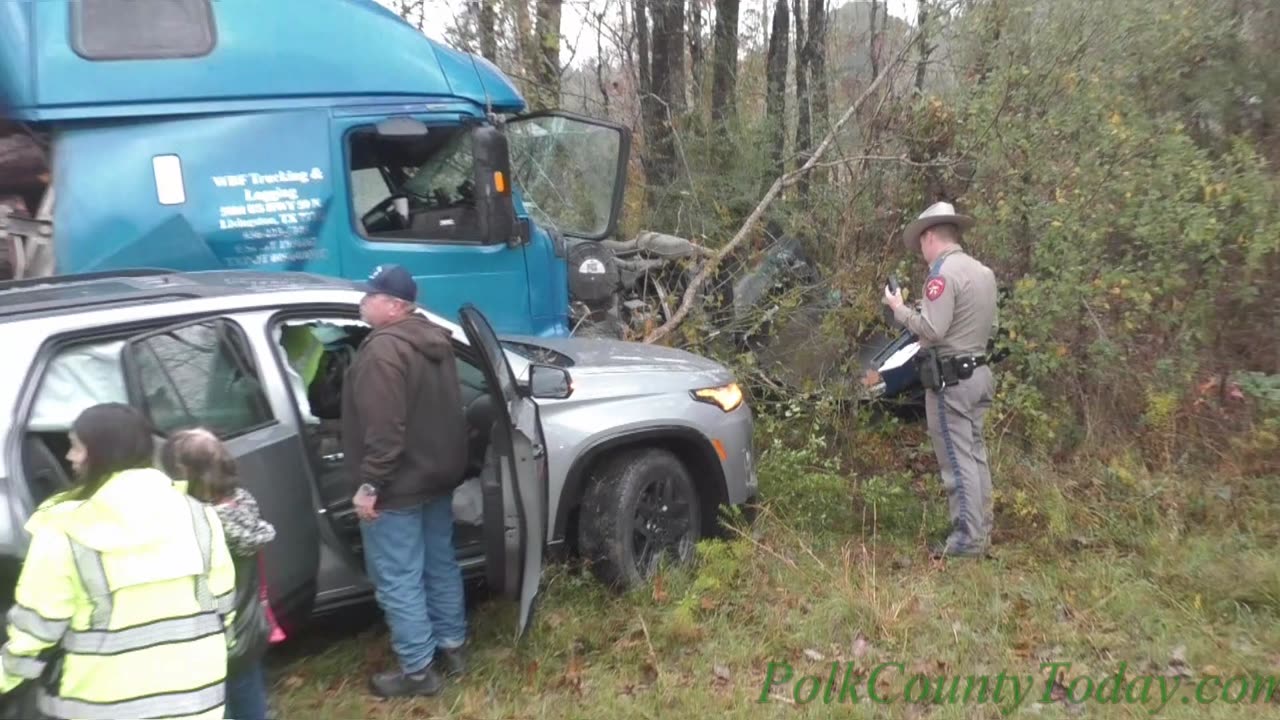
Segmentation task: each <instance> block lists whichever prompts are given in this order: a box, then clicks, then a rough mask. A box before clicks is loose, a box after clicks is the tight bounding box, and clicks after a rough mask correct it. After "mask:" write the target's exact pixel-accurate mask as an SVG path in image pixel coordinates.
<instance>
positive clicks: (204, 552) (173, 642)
mask: <svg viewBox="0 0 1280 720" xmlns="http://www.w3.org/2000/svg"><path fill="white" fill-rule="evenodd" d="M26 529H27V531H28V532H30V533H31V544H30V547H29V548H28V550H27V555H26V558H25V559H24V562H23V568H22V574H21V576H20V577H19V578H18V583H17V586H16V588H15V590H14V605H13V607H12V609H11V610H10V611H9V615H8V633H9V640H8V642H7V643H5V645H4V648H3V650H2V651H0V658H2V659H3V673H2V674H0V692H7V691H9V690H11V689H13V688H14V687H15V686H17V685H18V684H20V683H21V682H23V681H26V680H37V679H38V678H40V677H41V676H42V674H43V673H44V672H45V670H46V669H49V668H47V664H48V663H50V662H51V657H52V653H54V652H55V651H56V650H58V649H61V650H62V652H63V653H64V654H63V656H62V665H61V678H60V681H59V682H58V683H57V685H56V686H54V687H52V688H47V689H46V690H45V692H43V693H42V694H41V697H40V700H39V705H40V709H41V710H42V711H43V712H44V713H45V714H46V715H50V716H52V717H57V718H125V717H160V716H169V717H173V716H192V717H210V718H216V717H221V716H222V707H223V702H224V694H223V693H224V689H223V687H224V686H223V681H224V678H225V676H226V664H227V645H228V642H230V641H231V638H230V637H229V634H228V630H229V628H230V626H231V624H232V622H233V621H234V610H233V603H234V596H235V570H234V567H233V565H232V560H231V555H230V553H229V552H228V551H227V545H226V542H225V540H224V539H223V533H222V526H221V523H220V521H219V520H218V516H217V514H216V513H214V511H213V509H212V508H209V507H206V506H205V505H203V504H202V503H200V502H198V501H196V500H194V499H192V498H190V497H188V496H187V495H186V492H185V488H184V484H176V483H173V482H172V481H171V480H170V479H169V477H168V476H167V475H165V474H164V473H162V472H160V471H158V470H153V469H136V470H126V471H124V472H121V473H117V474H116V475H114V476H112V477H111V478H110V479H109V480H107V482H106V483H105V484H103V486H102V487H101V488H99V489H98V491H97V492H96V493H94V495H93V496H92V497H90V498H89V499H87V500H75V499H66V495H65V494H64V495H60V496H55V497H53V498H50V499H49V500H48V501H46V502H45V503H44V504H43V505H41V507H40V508H39V509H38V510H37V511H36V512H35V513H34V514H32V516H31V519H30V520H29V521H28V522H27V525H26Z"/></svg>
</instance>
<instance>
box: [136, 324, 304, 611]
mask: <svg viewBox="0 0 1280 720" xmlns="http://www.w3.org/2000/svg"><path fill="white" fill-rule="evenodd" d="M122 358H123V361H124V372H125V385H126V387H127V389H128V396H129V403H130V404H131V405H133V406H134V407H135V408H137V409H138V410H139V411H141V412H142V413H143V414H144V415H145V416H146V417H147V419H148V421H149V422H150V423H151V426H152V429H153V430H154V431H155V432H158V433H159V434H161V435H162V436H165V437H168V436H170V435H172V434H173V433H174V432H176V431H178V430H182V429H185V428H190V427H196V426H200V427H205V428H207V429H209V430H211V431H213V432H214V433H215V434H216V435H217V436H218V437H219V438H220V439H221V440H222V441H223V442H224V443H225V444H226V446H227V448H228V449H229V450H230V451H231V453H232V455H233V456H234V457H235V459H236V465H237V470H238V473H237V474H238V476H239V481H240V482H241V483H242V484H243V485H244V487H245V488H246V489H247V490H248V491H249V492H250V493H252V494H253V496H254V498H255V499H256V500H257V501H258V505H259V507H260V508H261V511H262V517H263V519H265V520H266V521H267V522H270V523H271V524H272V525H274V526H275V529H276V539H275V540H274V541H272V542H270V543H268V544H267V546H266V548H265V550H264V551H263V555H264V557H263V561H264V564H265V566H266V576H267V581H268V582H267V584H268V588H269V592H270V595H271V597H270V599H271V606H272V609H273V610H274V611H275V612H276V613H277V615H278V616H279V617H280V619H281V621H282V622H283V623H285V625H286V629H287V628H288V626H289V625H295V626H296V623H299V622H302V621H304V620H306V619H307V617H308V616H309V615H310V614H311V609H312V607H313V605H314V603H315V595H316V573H317V570H318V568H319V564H320V537H319V530H318V528H317V525H316V517H315V507H314V505H313V502H312V497H311V485H310V482H311V481H310V478H309V477H307V476H306V475H305V473H306V470H305V467H306V463H305V462H304V459H305V457H306V455H305V452H304V447H303V442H302V438H301V437H300V436H299V435H298V433H297V431H296V430H294V429H293V428H291V427H290V426H289V425H288V424H286V423H281V422H279V420H278V419H277V418H276V416H275V414H274V412H273V411H272V409H271V405H270V403H269V401H268V400H267V396H266V394H265V393H264V391H263V386H264V384H265V383H266V382H267V380H266V378H264V377H263V374H262V373H271V372H274V369H273V368H270V367H269V368H263V367H261V366H260V365H259V364H258V363H256V362H254V359H253V351H252V349H251V346H250V344H249V339H248V338H247V337H246V336H245V334H244V331H243V330H242V329H241V327H240V326H239V325H237V324H236V323H235V322H233V321H232V320H230V319H228V318H206V319H202V320H195V321H191V322H187V323H182V324H178V325H171V326H169V327H166V328H162V329H160V330H155V331H152V332H147V333H143V334H139V335H135V336H133V337H131V338H129V339H128V341H127V342H126V343H125V346H124V350H123V352H122Z"/></svg>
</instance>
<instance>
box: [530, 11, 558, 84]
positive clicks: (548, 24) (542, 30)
mask: <svg viewBox="0 0 1280 720" xmlns="http://www.w3.org/2000/svg"><path fill="white" fill-rule="evenodd" d="M563 1H564V0H537V2H538V5H537V13H538V29H537V37H538V52H537V53H535V55H534V62H536V63H537V70H536V72H534V73H533V77H534V78H535V80H536V82H537V83H538V93H537V97H538V103H539V105H540V106H541V107H542V108H554V107H556V106H558V105H559V104H560V9H561V4H562V3H563Z"/></svg>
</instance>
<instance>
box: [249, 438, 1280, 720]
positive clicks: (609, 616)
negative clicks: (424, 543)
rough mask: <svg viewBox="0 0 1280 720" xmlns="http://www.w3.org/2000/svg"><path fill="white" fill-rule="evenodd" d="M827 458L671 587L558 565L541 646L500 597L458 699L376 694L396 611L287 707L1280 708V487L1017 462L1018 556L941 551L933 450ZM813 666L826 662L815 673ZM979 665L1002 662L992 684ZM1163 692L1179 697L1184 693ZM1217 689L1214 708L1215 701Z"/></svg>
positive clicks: (635, 713)
mask: <svg viewBox="0 0 1280 720" xmlns="http://www.w3.org/2000/svg"><path fill="white" fill-rule="evenodd" d="M807 453H808V454H806V451H788V452H775V453H773V454H772V455H771V456H766V459H765V462H764V463H763V471H764V476H763V478H762V483H763V484H764V488H763V489H764V491H765V493H766V498H767V500H766V502H767V507H766V511H765V513H764V515H763V516H762V517H761V518H759V519H758V520H757V521H756V523H755V524H754V525H753V526H750V527H747V526H742V527H743V529H742V530H738V531H733V532H731V533H730V535H729V537H728V538H726V539H724V540H720V541H710V542H706V543H704V545H703V546H702V547H701V548H700V555H699V562H698V564H697V566H696V567H695V568H692V569H689V570H685V571H680V572H669V573H665V574H663V575H662V576H661V577H660V578H659V579H658V580H657V581H656V582H655V585H654V587H653V588H650V589H647V590H645V591H643V592H640V591H637V592H636V593H633V594H631V595H628V596H615V595H612V594H610V593H608V592H606V591H605V590H604V589H602V588H601V587H600V586H598V585H597V584H596V583H595V582H594V580H592V579H591V576H590V574H589V573H588V572H585V571H583V570H582V569H581V568H577V567H574V566H571V565H557V566H553V567H551V568H550V569H549V570H548V572H547V576H546V579H545V584H544V591H543V592H544V596H543V600H542V605H541V608H540V610H539V613H538V616H537V624H536V626H535V627H534V628H533V630H532V631H531V632H530V633H529V634H528V635H527V636H526V637H525V638H524V640H523V641H522V643H521V644H520V645H519V646H516V645H515V644H514V643H513V642H512V640H511V632H510V630H511V629H513V628H514V625H515V623H514V615H513V612H512V609H511V608H510V607H508V606H506V605H505V604H504V603H501V602H496V601H491V602H481V603H480V604H479V605H478V606H477V607H476V608H475V609H474V610H473V613H472V616H471V622H472V625H473V628H474V631H475V636H474V646H475V649H474V651H473V657H472V664H473V670H472V672H471V673H470V674H469V675H468V676H467V677H465V678H464V679H463V680H462V681H460V682H457V683H451V684H450V685H449V687H448V689H447V690H446V691H445V692H444V694H443V695H442V696H441V697H438V698H432V699H422V700H402V701H379V700H377V699H375V698H372V697H371V696H370V695H369V694H368V692H367V690H366V678H367V676H368V674H369V673H371V672H373V671H375V670H380V669H383V668H384V667H387V666H388V665H389V664H390V663H391V661H392V658H391V655H390V652H389V649H388V647H387V640H386V636H385V632H384V630H383V628H382V626H381V624H380V623H378V622H377V620H376V617H373V618H370V617H368V616H365V617H357V618H343V619H339V620H338V621H336V622H329V623H327V624H325V625H323V626H321V627H319V628H317V630H316V632H315V635H314V636H313V637H309V638H304V639H303V640H302V641H301V642H300V643H299V644H298V645H297V646H295V647H292V648H288V649H285V650H284V651H283V652H281V653H278V654H277V657H275V658H274V659H273V665H274V668H273V684H274V688H273V700H274V702H275V704H276V706H277V708H278V711H279V713H280V716H281V717H285V718H354V717H362V718H411V717H412V718H419V717H441V718H593V719H594V718H658V717H682V718H697V717H705V716H710V715H725V716H728V717H744V718H745V717H752V718H755V717H760V718H772V717H785V718H792V717H798V718H804V717H828V716H830V715H831V714H832V713H833V712H834V713H839V714H840V715H841V716H845V717H849V716H852V717H895V718H897V717H901V718H920V717H929V718H984V717H991V718H995V717H1003V716H1005V713H1011V716H1014V717H1027V716H1037V717H1047V718H1051V717H1079V716H1084V717H1135V718H1136V717H1150V716H1152V714H1153V713H1154V714H1155V716H1157V717H1167V718H1193V717H1194V718H1225V717H1253V716H1276V715H1277V714H1280V713H1278V712H1277V711H1280V707H1277V706H1276V705H1274V704H1268V703H1267V702H1266V701H1265V700H1259V701H1258V702H1256V703H1255V702H1253V700H1252V698H1253V695H1254V693H1255V691H1256V692H1257V693H1258V694H1259V695H1261V696H1263V697H1265V696H1266V694H1267V688H1266V687H1262V688H1261V689H1260V690H1256V689H1255V685H1254V683H1253V681H1254V676H1260V677H1262V678H1267V677H1270V678H1280V649H1278V648H1280V625H1278V624H1277V623H1276V618H1277V615H1278V614H1280V560H1278V559H1277V558H1276V555H1275V552H1274V548H1275V547H1276V539H1277V530H1276V529H1277V528H1280V522H1277V518H1278V515H1277V511H1280V503H1277V502H1276V501H1275V500H1274V498H1273V496H1274V491H1273V490H1272V489H1271V486H1270V485H1269V484H1268V483H1267V482H1264V481H1261V480H1258V481H1244V480H1238V479H1236V480H1232V481H1231V482H1230V483H1219V482H1218V481H1216V480H1214V479H1211V478H1201V477H1193V476H1179V477H1162V476H1159V475H1153V474H1150V473H1146V472H1143V471H1140V470H1135V469H1134V467H1133V466H1132V465H1131V464H1126V463H1125V462H1124V461H1123V459H1122V460H1116V461H1112V462H1111V463H1109V464H1099V465H1098V466H1097V467H1094V468H1073V469H1071V470H1070V472H1066V471H1055V472H1049V471H1045V470H1043V469H1039V468H1037V467H1036V466H1034V465H1031V464H1028V463H1025V462H1023V461H1020V460H1016V459H1012V458H1008V457H1007V456H1006V455H1001V458H1002V461H1001V462H1000V464H999V465H998V466H997V468H996V470H997V480H996V483H997V486H998V498H997V500H998V503H999V514H998V517H997V524H998V525H1000V526H1001V529H1002V533H1001V535H1000V537H999V538H998V544H997V546H996V548H995V553H996V557H995V558H994V559H991V560H987V561H983V562H974V561H950V562H947V563H939V562H934V561H932V560H930V559H929V558H928V557H927V556H926V555H925V554H924V552H923V547H924V542H923V541H924V538H926V537H928V536H930V535H931V534H932V533H934V532H936V531H937V530H938V529H939V528H940V527H941V526H942V524H943V522H944V517H943V515H942V513H943V498H942V497H941V495H940V494H939V492H938V491H937V488H936V481H935V480H933V477H932V476H931V475H930V474H929V472H928V470H929V468H928V466H927V465H925V466H924V467H923V470H922V471H919V472H918V471H916V470H913V469H912V467H913V466H912V462H913V461H910V460H909V461H907V462H905V463H904V464H903V469H900V470H899V471H897V472H896V473H895V474H891V475H875V476H868V475H865V474H859V473H855V477H854V479H853V480H852V481H851V480H850V479H849V474H850V473H849V471H847V470H841V471H835V470H833V469H832V466H831V465H830V464H826V466H825V467H823V463H822V462H821V461H820V460H819V459H818V458H819V457H820V456H821V455H822V454H823V453H822V449H821V448H810V449H809V450H808V451H807ZM1273 481H1274V479H1272V482H1273ZM1051 662H1061V663H1070V666H1069V667H1063V668H1061V670H1062V671H1063V677H1062V678H1061V681H1062V682H1061V684H1058V685H1052V684H1050V683H1048V682H1047V679H1048V677H1049V672H1048V669H1047V668H1046V667H1045V665H1044V663H1051ZM771 663H772V664H773V665H772V666H771ZM833 663H836V666H835V669H834V670H833ZM1122 664H1123V665H1124V667H1125V671H1124V672H1125V675H1124V684H1123V686H1121V690H1120V695H1119V697H1120V699H1121V700H1122V701H1121V702H1119V703H1103V702H1101V701H1099V699H1098V697H1097V696H1098V694H1099V682H1100V681H1101V680H1103V679H1106V678H1109V677H1113V676H1115V674H1116V673H1117V671H1118V670H1119V669H1120V668H1121V666H1122ZM771 667H772V677H773V678H774V679H775V681H776V682H774V683H773V684H772V687H771V688H770V690H769V692H767V693H766V692H765V685H766V679H767V678H768V677H770V672H771ZM878 667H883V668H884V669H882V670H881V672H880V674H879V675H878V677H877V680H878V682H877V684H876V687H877V696H878V697H879V698H880V699H881V700H885V701H888V702H889V704H888V705H880V704H877V703H876V702H875V701H874V699H873V698H871V697H869V696H868V679H869V676H870V675H871V674H872V673H873V672H875V670H876V669H877V668H878ZM787 668H789V669H790V671H791V676H790V678H789V679H788V670H787ZM833 673H834V678H835V679H834V683H832V682H831V680H830V678H831V677H832V675H833ZM1001 673H1004V675H1005V680H1004V681H1003V684H1002V685H1001V691H1000V697H999V702H997V701H996V700H995V699H994V698H992V697H991V693H992V692H994V691H995V690H996V686H995V684H996V681H997V679H998V676H999V675H1000V674H1001ZM846 674H847V675H848V680H847V681H846V679H845V678H846ZM916 674H921V675H922V676H923V678H927V688H928V689H927V694H928V695H929V697H930V700H929V701H928V702H924V703H921V702H908V701H907V700H906V699H904V692H907V694H908V695H909V697H910V698H911V699H912V700H916V699H918V698H919V697H920V696H921V695H922V694H924V692H925V688H926V685H924V684H923V683H922V682H921V681H920V680H917V681H915V683H914V684H912V685H911V687H910V688H908V687H907V685H908V683H909V682H911V681H912V677H913V676H915V675H916ZM1240 674H1244V675H1247V676H1249V682H1250V684H1249V685H1248V686H1247V687H1244V691H1245V693H1244V694H1245V698H1244V701H1243V702H1241V703H1236V702H1231V701H1234V700H1235V698H1236V697H1237V695H1238V694H1239V692H1240V690H1241V688H1242V687H1243V686H1242V685H1241V682H1240V681H1236V682H1234V683H1232V682H1230V681H1231V679H1232V678H1233V677H1234V676H1237V675H1240ZM807 676H816V677H817V678H818V679H811V680H807V681H803V682H802V683H801V684H800V686H799V687H797V686H796V681H799V680H801V679H802V678H804V677H807ZM969 676H974V681H973V684H972V686H970V681H969V680H967V678H969ZM979 676H988V677H989V681H988V682H989V684H988V685H987V691H988V693H987V697H986V699H985V701H984V700H983V699H980V694H979V693H980V691H981V690H982V685H981V683H980V681H979V680H978V677H979ZM1014 676H1017V677H1018V678H1020V682H1021V685H1020V686H1019V688H1020V692H1021V693H1022V694H1023V697H1022V698H1021V701H1020V703H1019V702H1017V701H1015V699H1014V697H1013V691H1014V685H1013V683H1012V681H1011V679H1010V678H1012V677H1014ZM923 678H922V679H923ZM957 678H958V682H959V685H958V687H957V688H956V689H955V692H954V694H952V682H953V681H954V680H955V679H957ZM1214 678H1221V680H1222V683H1223V684H1225V685H1227V687H1226V693H1225V694H1226V695H1227V698H1228V699H1227V700H1223V699H1222V698H1223V695H1224V688H1223V687H1221V686H1219V685H1215V684H1214ZM940 682H945V684H944V685H943V687H942V689H941V691H940V690H939V683H940ZM1162 683H1163V685H1162ZM1175 683H1176V684H1177V688H1176V692H1175ZM828 684H832V685H833V688H832V689H831V690H826V688H827V686H828ZM1115 684H1116V681H1115V680H1108V681H1107V682H1106V683H1102V684H1101V686H1100V688H1101V694H1102V697H1103V698H1104V699H1107V700H1114V699H1115V697H1114V696H1113V694H1112V693H1113V687H1114V685H1115ZM1090 685H1092V686H1093V688H1094V690H1093V697H1092V698H1090V699H1084V694H1085V693H1086V690H1087V689H1088V687H1089V686H1090ZM842 687H848V688H852V689H853V690H855V691H856V702H855V701H854V700H853V699H851V696H850V695H849V690H846V691H845V695H844V703H843V705H844V707H843V708H840V707H837V705H839V704H840V699H841V698H840V693H841V688H842ZM1162 687H1163V688H1164V691H1165V692H1173V693H1174V694H1173V695H1172V696H1171V697H1170V699H1169V701H1168V702H1167V703H1162V701H1161V692H1162ZM1197 687H1199V688H1200V692H1201V699H1202V700H1209V699H1212V700H1213V701H1212V702H1202V701H1201V700H1197V697H1196V691H1197ZM1276 687H1277V688H1280V680H1278V681H1277V683H1276ZM967 688H970V694H969V696H968V700H967V701H966V700H965V692H966V689H967ZM1144 688H1146V696H1147V697H1148V698H1149V700H1148V702H1146V703H1142V702H1141V701H1140V698H1141V697H1142V693H1143V691H1144ZM1126 693H1127V694H1128V695H1130V696H1131V697H1132V698H1134V699H1135V700H1137V702H1134V703H1129V702H1127V701H1124V697H1125V695H1126ZM811 695H816V697H815V698H814V699H813V700H812V701H807V700H808V698H809V697H810V696H811ZM824 695H827V696H828V697H829V698H830V702H829V703H828V702H824ZM949 698H952V699H949ZM1276 698H1277V700H1278V701H1280V692H1277V693H1276ZM762 699H763V700H764V702H762ZM1072 699H1075V700H1078V701H1079V702H1072ZM939 700H941V702H939ZM806 701H807V702H806Z"/></svg>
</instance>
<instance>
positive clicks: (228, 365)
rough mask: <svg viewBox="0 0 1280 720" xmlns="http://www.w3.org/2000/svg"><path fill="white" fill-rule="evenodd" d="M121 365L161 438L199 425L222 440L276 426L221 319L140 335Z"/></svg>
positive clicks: (235, 337) (236, 334)
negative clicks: (270, 425)
mask: <svg viewBox="0 0 1280 720" xmlns="http://www.w3.org/2000/svg"><path fill="white" fill-rule="evenodd" d="M125 362H126V367H127V368H128V369H129V370H130V376H131V379H132V381H133V382H134V383H135V384H136V386H137V387H136V390H137V391H138V392H139V394H141V396H142V404H143V409H144V410H145V411H146V412H147V414H148V415H149V416H150V418H151V421H152V423H153V424H154V425H155V427H156V429H157V430H158V431H160V432H161V433H165V434H167V433H170V432H173V431H175V430H179V429H182V428H186V427H192V426H196V425H201V426H204V427H206V428H208V429H210V430H212V431H213V432H215V433H217V434H218V436H219V437H223V438H227V437H231V436H235V435H239V434H242V433H245V432H248V431H249V430H253V429H255V428H258V427H261V426H263V425H266V424H269V423H271V422H274V421H275V417H274V416H273V415H272V414H271V407H270V405H269V404H268V402H267V398H266V395H265V394H264V393H263V391H262V381H261V379H260V378H259V376H258V373H257V370H256V368H255V367H254V363H253V358H252V355H251V353H250V352H249V350H248V343H247V342H246V341H245V339H244V337H243V335H242V334H241V332H240V330H239V329H238V328H236V326H235V325H233V324H232V323H230V322H228V321H226V320H221V319H219V320H206V321H201V322H197V323H192V324H190V325H183V326H181V327H176V328H170V329H167V330H162V331H159V332H156V333H153V334H151V335H146V336H143V337H141V338H139V339H137V340H134V341H132V342H130V343H129V345H128V346H127V349H126V355H125Z"/></svg>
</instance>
